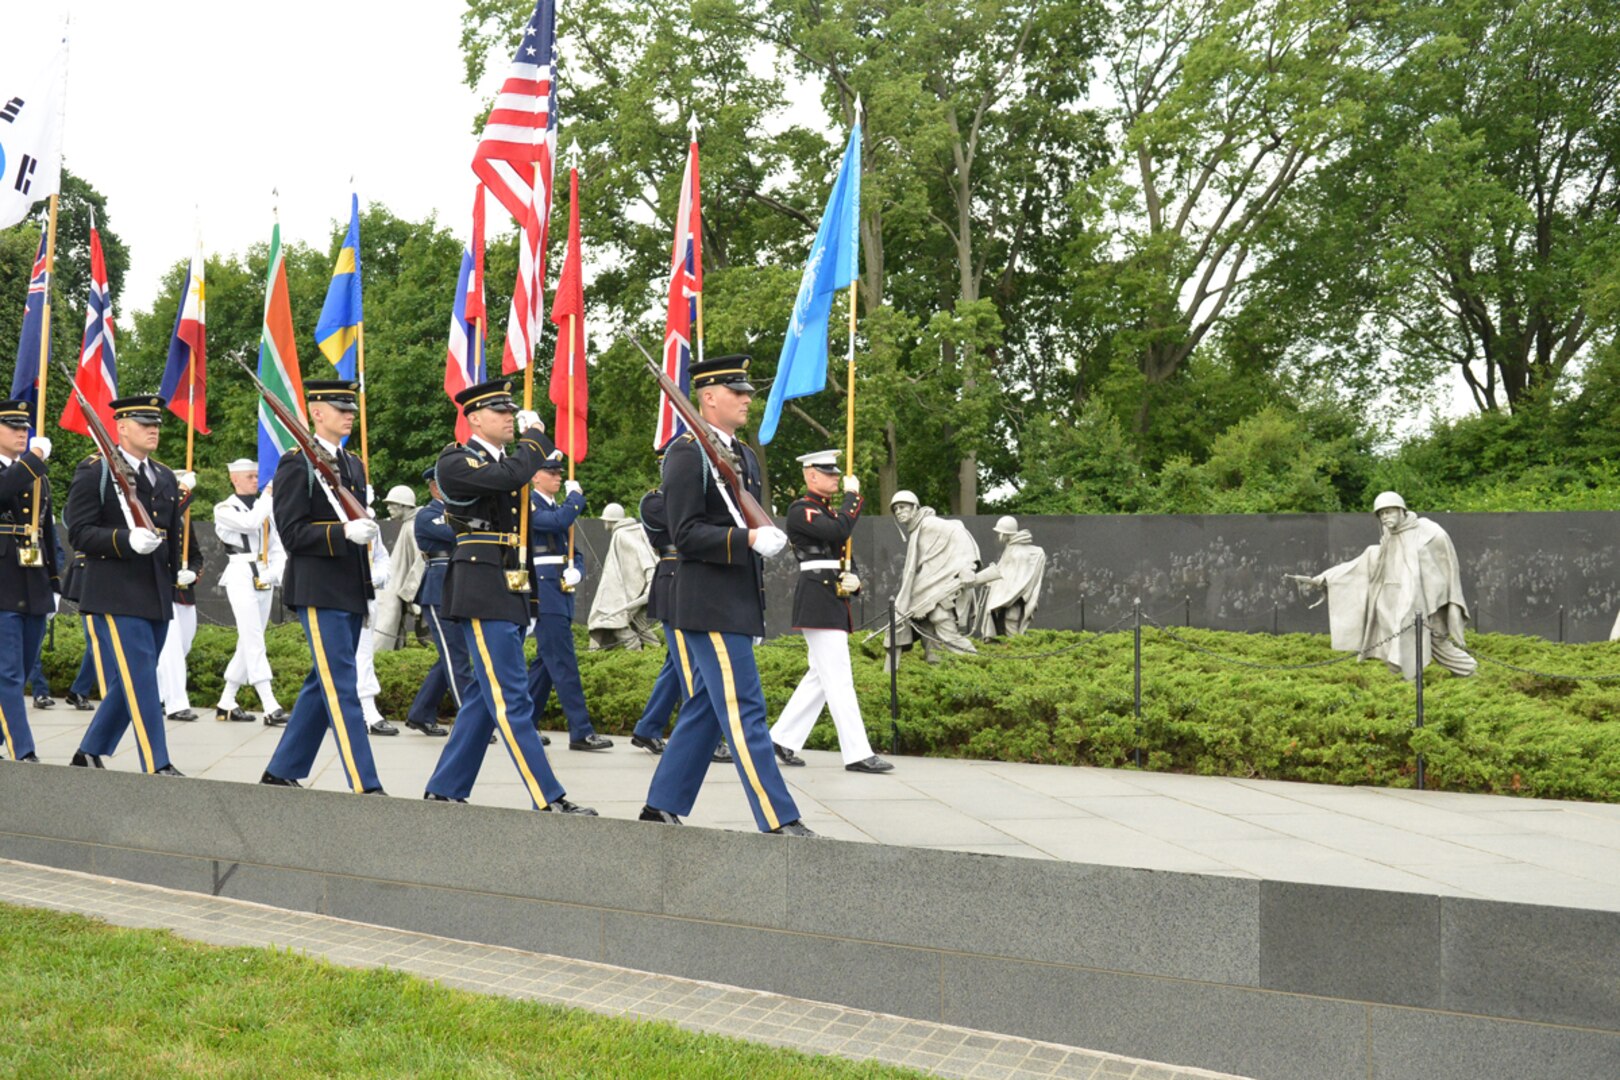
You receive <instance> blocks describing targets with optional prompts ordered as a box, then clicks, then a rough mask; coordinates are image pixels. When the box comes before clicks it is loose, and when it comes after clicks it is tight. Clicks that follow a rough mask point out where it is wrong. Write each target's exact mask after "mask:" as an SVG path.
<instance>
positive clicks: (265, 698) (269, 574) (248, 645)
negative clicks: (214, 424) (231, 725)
mask: <svg viewBox="0 0 1620 1080" xmlns="http://www.w3.org/2000/svg"><path fill="white" fill-rule="evenodd" d="M225 468H226V471H227V472H228V473H229V474H230V478H231V489H232V493H231V496H230V497H229V498H227V499H226V500H225V501H224V502H221V503H215V504H214V532H215V534H216V535H217V536H218V537H219V542H220V543H221V544H223V545H224V547H225V553H226V564H225V572H224V573H223V574H221V575H220V576H219V583H220V585H221V586H222V587H223V588H224V589H225V599H226V600H227V601H229V602H230V605H231V617H232V618H233V619H234V620H235V621H236V651H235V652H234V653H232V654H231V661H230V663H229V664H227V665H225V687H224V689H222V690H221V691H220V694H219V704H217V705H215V706H214V719H215V720H232V721H236V722H237V723H249V724H251V723H252V722H253V717H252V715H250V714H249V713H248V712H247V711H246V710H245V709H243V708H242V707H241V706H239V705H238V704H237V703H236V692H237V691H238V690H240V689H241V688H242V687H244V686H251V687H253V689H254V690H255V691H256V692H257V693H258V695H259V705H260V707H261V708H263V710H264V723H265V726H266V727H280V726H281V725H282V724H285V723H286V722H287V710H285V709H283V708H282V707H281V706H280V705H279V704H278V703H277V702H276V691H275V688H274V686H272V685H271V680H272V678H273V673H272V672H271V670H270V656H269V653H268V652H267V651H266V650H265V644H264V628H265V627H266V626H268V625H269V623H270V605H271V602H272V600H273V598H274V596H275V593H274V589H275V587H276V586H277V585H280V584H281V574H282V571H283V570H284V569H286V565H287V552H286V549H285V548H283V547H282V546H281V535H280V534H279V533H278V532H276V523H275V519H274V517H273V516H272V514H271V504H272V502H273V501H274V500H273V498H272V492H273V491H274V485H270V487H271V490H270V491H266V492H264V493H262V494H261V493H260V492H259V465H258V463H257V462H255V461H251V460H249V459H248V458H237V459H236V460H235V461H233V462H231V463H230V464H229V465H227V466H226V467H225Z"/></svg>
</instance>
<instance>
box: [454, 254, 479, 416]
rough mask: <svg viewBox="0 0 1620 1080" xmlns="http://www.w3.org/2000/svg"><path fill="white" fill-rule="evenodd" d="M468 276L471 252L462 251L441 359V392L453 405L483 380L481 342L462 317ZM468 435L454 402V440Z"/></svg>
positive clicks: (469, 281) (470, 282)
mask: <svg viewBox="0 0 1620 1080" xmlns="http://www.w3.org/2000/svg"><path fill="white" fill-rule="evenodd" d="M472 280H473V257H472V252H470V251H463V252H462V253H461V275H460V276H459V277H458V278H457V279H456V305H455V307H454V308H453V309H451V312H450V351H449V353H448V354H447V355H446V357H445V361H444V392H445V393H446V394H448V395H449V396H450V403H451V405H452V406H455V401H456V395H457V394H459V393H461V392H462V391H463V390H465V389H467V387H469V386H476V385H478V384H479V383H481V382H483V381H484V363H483V359H484V350H483V343H482V341H479V342H477V343H476V345H475V342H474V338H473V328H472V324H471V323H469V322H468V321H467V317H466V312H467V305H468V298H469V292H470V291H471V289H472ZM483 329H484V328H483V326H482V325H481V324H480V325H479V327H478V334H479V337H482V336H483ZM471 437H472V429H471V428H469V427H468V426H467V417H466V415H465V414H464V413H463V412H462V411H461V408H460V407H459V406H456V441H457V442H461V443H464V442H466V441H467V440H468V439H469V438H471Z"/></svg>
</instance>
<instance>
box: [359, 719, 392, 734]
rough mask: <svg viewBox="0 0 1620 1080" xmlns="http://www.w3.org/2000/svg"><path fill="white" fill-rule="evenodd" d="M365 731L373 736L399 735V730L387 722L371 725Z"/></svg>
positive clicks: (381, 721)
mask: <svg viewBox="0 0 1620 1080" xmlns="http://www.w3.org/2000/svg"><path fill="white" fill-rule="evenodd" d="M366 730H367V731H369V732H371V733H372V734H373V735H398V734H399V728H397V727H395V726H394V725H393V724H390V723H389V722H388V721H387V720H379V721H377V722H376V723H375V724H372V725H371V726H370V727H368V728H366Z"/></svg>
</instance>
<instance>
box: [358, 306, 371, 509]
mask: <svg viewBox="0 0 1620 1080" xmlns="http://www.w3.org/2000/svg"><path fill="white" fill-rule="evenodd" d="M356 329H357V330H358V334H357V335H356V341H355V348H356V349H357V352H356V355H355V370H356V371H357V372H358V373H359V375H360V468H361V469H363V470H365V474H366V479H367V480H368V481H369V480H370V479H371V455H370V453H369V452H368V449H367V446H366V323H365V320H364V319H362V320H360V325H359V326H358V327H357V328H356Z"/></svg>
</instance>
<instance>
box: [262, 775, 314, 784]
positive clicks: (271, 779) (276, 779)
mask: <svg viewBox="0 0 1620 1080" xmlns="http://www.w3.org/2000/svg"><path fill="white" fill-rule="evenodd" d="M259 783H261V784H269V785H270V786H271V787H303V786H304V785H303V784H300V783H299V782H298V781H296V780H287V779H284V778H282V777H280V776H275V775H273V774H271V773H265V774H264V775H263V776H261V777H259Z"/></svg>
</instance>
